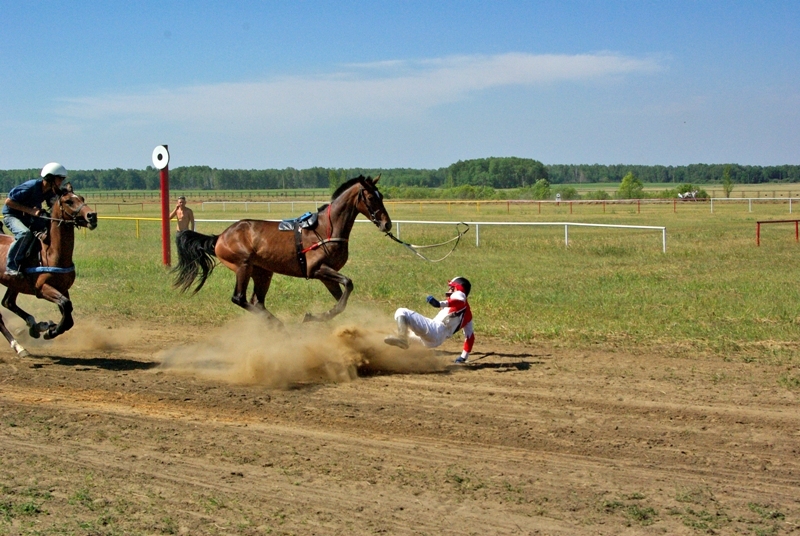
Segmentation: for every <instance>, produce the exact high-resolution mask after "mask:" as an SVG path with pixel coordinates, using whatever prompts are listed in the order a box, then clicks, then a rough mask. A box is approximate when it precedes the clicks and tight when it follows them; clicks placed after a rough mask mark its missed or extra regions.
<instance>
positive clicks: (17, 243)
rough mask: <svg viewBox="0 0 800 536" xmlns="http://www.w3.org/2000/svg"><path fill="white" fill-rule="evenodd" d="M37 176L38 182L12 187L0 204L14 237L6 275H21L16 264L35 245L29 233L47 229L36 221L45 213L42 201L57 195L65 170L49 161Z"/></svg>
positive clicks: (9, 250) (41, 220)
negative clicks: (3, 202)
mask: <svg viewBox="0 0 800 536" xmlns="http://www.w3.org/2000/svg"><path fill="white" fill-rule="evenodd" d="M41 176H42V178H40V179H31V180H29V181H26V182H23V183H22V184H20V185H19V186H15V187H14V188H12V189H11V191H10V192H9V193H8V197H7V198H6V202H5V204H4V205H3V221H4V222H5V224H6V227H8V230H9V231H11V234H13V235H14V243H13V244H12V245H11V247H10V248H8V260H7V262H6V275H8V276H12V277H21V276H22V272H21V266H20V264H21V263H22V262H24V261H25V259H26V258H27V256H28V255H29V253H30V249H31V247H32V246H33V245H34V243H35V240H36V237H35V236H34V234H33V232H34V231H40V230H44V229H46V227H47V225H46V224H47V221H46V220H44V219H42V218H40V216H41V215H42V214H45V211H44V210H43V209H42V202H45V201H48V200H49V199H50V198H51V197H52V196H54V195H56V194H58V193H59V192H60V190H61V183H62V182H64V179H66V178H67V170H66V168H64V166H62V165H61V164H58V163H56V162H51V163H49V164H47V165H46V166H44V167H43V168H42V172H41Z"/></svg>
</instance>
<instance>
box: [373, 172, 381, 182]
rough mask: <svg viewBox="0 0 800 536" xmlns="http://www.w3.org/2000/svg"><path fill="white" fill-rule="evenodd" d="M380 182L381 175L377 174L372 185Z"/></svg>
mask: <svg viewBox="0 0 800 536" xmlns="http://www.w3.org/2000/svg"><path fill="white" fill-rule="evenodd" d="M379 180H381V174H380V173H378V176H377V177H375V178H374V179H373V180H372V184H378V181H379Z"/></svg>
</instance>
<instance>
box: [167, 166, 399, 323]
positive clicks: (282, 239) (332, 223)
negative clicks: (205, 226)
mask: <svg viewBox="0 0 800 536" xmlns="http://www.w3.org/2000/svg"><path fill="white" fill-rule="evenodd" d="M379 179H380V176H378V177H377V178H375V179H374V180H373V179H372V178H371V177H364V176H363V175H361V176H359V177H356V178H354V179H350V180H349V181H347V182H345V183H344V184H342V185H341V186H340V187H339V188H338V189H337V190H336V191H335V192H334V193H333V196H332V198H331V202H330V203H329V204H326V205H324V206H322V207H320V208H319V209H318V211H317V212H316V214H311V215H310V216H311V217H310V218H309V219H298V220H292V221H290V222H275V221H263V220H241V221H239V222H236V223H234V224H233V225H231V226H230V227H228V228H227V229H225V230H224V231H223V232H222V233H221V234H219V235H204V234H200V233H197V232H194V231H183V232H181V233H179V234H178V237H177V245H178V258H179V262H178V265H177V266H176V267H175V269H174V272H175V274H176V278H175V282H174V285H175V287H176V288H179V289H181V291H186V290H188V289H189V287H191V286H192V284H193V283H194V281H195V279H197V285H196V287H195V289H194V292H195V293H197V292H198V291H199V290H200V289H201V288H202V287H203V285H204V284H205V282H206V279H207V278H208V276H209V275H210V273H211V272H212V271H213V269H214V267H215V266H216V262H215V260H214V257H216V258H217V259H218V260H219V262H221V263H222V264H224V265H225V266H226V267H227V268H229V269H230V270H232V271H233V272H234V273H235V274H236V286H235V288H234V291H233V297H232V298H231V301H233V303H235V304H236V305H238V306H239V307H242V308H244V309H246V310H248V311H250V312H253V313H259V314H263V315H265V316H266V317H267V318H268V319H269V320H270V321H272V322H275V323H277V324H280V321H279V320H278V319H277V318H275V316H274V315H273V314H272V313H270V312H269V311H268V310H267V309H266V307H265V306H264V298H265V297H266V295H267V291H268V290H269V286H270V283H271V282H272V276H273V274H276V273H278V274H283V275H288V276H292V277H304V278H306V279H319V280H320V281H322V284H323V285H325V287H326V288H327V289H328V291H329V292H330V293H331V295H333V297H334V298H335V299H336V300H337V301H336V304H335V305H334V306H333V308H332V309H330V310H329V311H327V312H325V313H322V314H320V315H312V314H311V313H306V315H305V318H304V319H303V321H304V322H307V321H311V320H315V321H324V320H329V319H331V318H333V317H335V316H336V315H338V314H340V313H341V312H342V311H344V309H345V307H346V306H347V299H348V298H349V296H350V293H351V292H352V291H353V282H352V281H351V280H350V278H348V277H347V276H345V275H344V274H341V273H339V270H341V269H342V267H343V266H344V265H345V263H346V262H347V256H348V241H349V239H350V231H351V229H352V228H353V222H354V221H355V219H356V217H357V216H358V214H359V213H360V214H363V215H364V216H365V217H367V218H368V219H369V220H370V221H371V222H372V223H374V224H375V225H376V226H377V227H378V228H379V229H380V230H381V231H382V232H384V233H388V232H389V230H390V229H391V228H392V220H391V218H389V214H388V213H387V212H386V208H385V207H384V206H383V196H382V195H381V193H380V192H379V191H378V189H377V187H376V184H377V182H378V180H379ZM280 223H284V226H283V227H286V228H288V229H289V230H280V227H281V225H280ZM198 277H199V279H198ZM251 279H252V280H253V294H252V297H251V299H250V301H248V300H247V298H246V293H247V287H248V285H249V283H250V280H251Z"/></svg>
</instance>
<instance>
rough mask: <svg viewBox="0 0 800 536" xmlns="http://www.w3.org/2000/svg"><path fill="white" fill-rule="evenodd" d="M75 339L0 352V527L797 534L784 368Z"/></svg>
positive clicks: (516, 350)
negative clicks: (299, 370)
mask: <svg viewBox="0 0 800 536" xmlns="http://www.w3.org/2000/svg"><path fill="white" fill-rule="evenodd" d="M76 332H77V334H76V335H75V337H74V338H73V343H71V344H70V343H67V344H62V345H59V344H57V341H54V342H53V343H52V345H50V346H47V345H42V346H40V347H35V348H32V349H31V351H32V353H33V354H34V357H29V358H25V359H17V358H12V354H11V353H10V351H5V352H4V353H3V354H2V355H3V357H4V358H5V362H2V363H0V452H2V456H1V457H0V485H2V495H0V534H6V533H9V534H34V533H36V534H64V533H66V534H162V533H164V534H373V533H386V534H480V535H482V536H483V535H487V534H698V533H720V534H731V533H742V534H786V533H800V528H798V523H800V411H798V409H797V403H798V391H797V389H792V388H791V386H789V387H786V386H784V385H783V384H782V383H781V382H780V381H779V379H780V378H781V377H782V375H786V374H789V375H790V376H792V375H794V377H797V376H798V371H797V370H794V369H791V368H789V369H787V367H786V365H779V364H763V363H744V362H733V361H732V362H726V361H725V360H722V359H720V358H706V357H704V358H700V357H692V356H686V355H682V356H672V355H631V354H627V353H621V352H617V353H603V352H576V351H567V350H561V349H557V348H537V347H523V346H508V345H503V344H494V343H491V342H486V341H479V342H480V345H479V346H478V347H476V353H475V354H474V356H473V361H472V363H471V364H470V365H468V366H455V365H450V362H451V361H452V359H453V356H454V355H456V352H457V350H458V348H457V346H456V345H455V343H454V344H452V345H451V346H447V347H445V349H444V352H441V353H439V354H437V355H434V356H432V357H431V356H429V357H428V359H429V360H433V361H434V362H435V363H436V366H434V367H433V369H435V370H434V371H432V372H421V371H416V372H392V371H391V370H386V369H381V367H375V366H361V367H360V374H359V376H358V377H355V378H352V379H350V380H347V379H344V380H343V379H342V378H341V377H340V378H339V379H338V380H337V381H330V380H326V381H322V380H313V379H305V380H303V381H295V382H288V384H287V385H286V386H284V388H275V387H272V386H265V385H263V383H255V384H252V383H251V384H241V383H236V382H233V383H231V381H227V380H221V379H219V378H209V377H207V376H206V375H203V374H193V373H191V372H183V373H178V372H176V371H175V370H173V369H169V368H167V369H165V368H164V367H162V366H160V361H161V360H162V359H163V357H162V356H163V355H164V351H166V350H169V349H171V348H175V347H181V345H186V344H188V342H187V336H185V335H180V336H179V335H175V334H174V333H176V332H177V330H169V329H162V328H159V327H157V326H151V327H144V328H139V329H138V330H137V332H136V333H135V336H133V337H127V339H128V340H126V341H125V342H124V343H119V342H117V343H114V344H99V345H95V346H94V347H93V346H92V345H88V346H84V347H81V345H76V344H75V342H74V341H75V340H77V339H79V338H80V337H84V338H90V339H91V338H95V339H96V338H97V333H96V332H90V333H86V332H84V333H83V334H81V333H80V330H79V329H77V328H76ZM129 335H130V334H129ZM412 368H413V367H412ZM237 381H239V380H237Z"/></svg>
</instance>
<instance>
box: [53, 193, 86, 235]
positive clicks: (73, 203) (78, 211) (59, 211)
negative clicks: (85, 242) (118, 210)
mask: <svg viewBox="0 0 800 536" xmlns="http://www.w3.org/2000/svg"><path fill="white" fill-rule="evenodd" d="M52 206H53V219H57V220H62V221H67V222H72V223H74V224H75V226H76V227H88V228H89V229H94V228H96V227H97V212H94V211H93V210H92V209H91V208H89V205H87V204H86V201H85V200H84V199H83V196H80V195H78V194H76V193H75V192H74V191H73V190H72V184H70V183H67V184H66V185H64V186H63V187H62V188H61V191H60V193H59V194H58V195H56V198H55V199H54V200H53V202H52Z"/></svg>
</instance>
